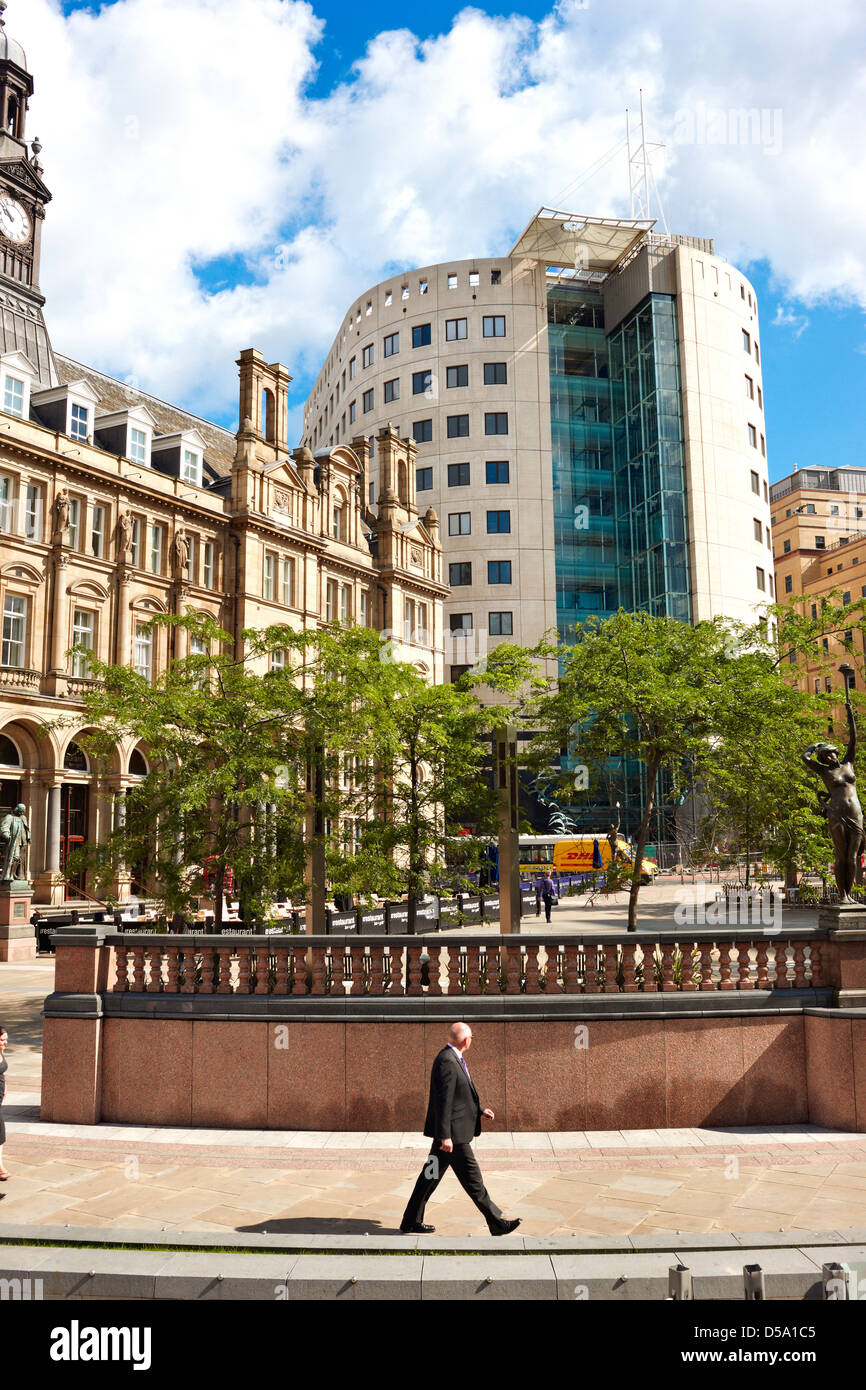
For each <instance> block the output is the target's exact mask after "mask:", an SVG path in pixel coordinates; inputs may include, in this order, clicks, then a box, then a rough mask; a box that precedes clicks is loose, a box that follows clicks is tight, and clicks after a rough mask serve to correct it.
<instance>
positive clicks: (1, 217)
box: [0, 193, 30, 243]
mask: <svg viewBox="0 0 866 1390" xmlns="http://www.w3.org/2000/svg"><path fill="white" fill-rule="evenodd" d="M0 234H2V235H3V236H5V237H7V238H8V240H9V241H15V242H18V243H21V242H25V241H27V239H28V238H29V236H30V218H29V217H28V216H27V213H26V212H25V210H24V208H23V207H22V206H21V204H20V203H19V202H18V201H17V200H16V199H15V198H10V196H9V194H8V193H3V194H0Z"/></svg>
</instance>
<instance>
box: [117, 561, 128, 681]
mask: <svg viewBox="0 0 866 1390" xmlns="http://www.w3.org/2000/svg"><path fill="white" fill-rule="evenodd" d="M129 580H130V573H129V570H128V569H127V568H126V566H125V565H123V564H122V565H121V566H120V568H119V569H118V571H117V649H116V651H115V653H114V661H115V665H117V666H129V665H131V663H132V649H131V647H130V645H129Z"/></svg>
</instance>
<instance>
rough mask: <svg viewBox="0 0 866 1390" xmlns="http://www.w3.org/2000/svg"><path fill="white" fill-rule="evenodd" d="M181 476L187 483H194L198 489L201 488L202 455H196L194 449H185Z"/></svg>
mask: <svg viewBox="0 0 866 1390" xmlns="http://www.w3.org/2000/svg"><path fill="white" fill-rule="evenodd" d="M180 476H181V478H182V479H183V481H184V482H185V483H194V484H195V486H196V487H201V454H197V453H195V452H194V451H193V450H192V449H184V451H183V464H182V467H181V474H180Z"/></svg>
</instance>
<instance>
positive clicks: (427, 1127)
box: [400, 1023, 520, 1236]
mask: <svg viewBox="0 0 866 1390" xmlns="http://www.w3.org/2000/svg"><path fill="white" fill-rule="evenodd" d="M471 1045H472V1029H471V1028H470V1027H469V1024H468V1023H452V1025H451V1028H450V1029H449V1031H448V1042H447V1044H446V1046H445V1047H443V1049H442V1051H441V1052H440V1053H439V1054H438V1056H437V1057H436V1060H435V1061H434V1063H433V1069H432V1071H431V1073H430V1101H429V1104H428V1106H427V1119H426V1120H425V1122H424V1133H425V1134H426V1135H427V1136H428V1138H430V1139H432V1140H433V1147H432V1148H431V1150H430V1153H429V1154H428V1156H427V1160H426V1162H425V1164H424V1167H423V1169H422V1170H421V1173H420V1175H419V1177H418V1181H417V1182H416V1184H415V1187H414V1190H413V1192H412V1196H411V1197H410V1198H409V1201H408V1204H407V1206H406V1210H405V1212H404V1213H403V1220H402V1221H401V1222H400V1230H401V1232H402V1233H403V1234H404V1235H414V1234H418V1235H421V1234H423V1235H428V1234H430V1233H431V1232H433V1231H434V1230H435V1229H436V1228H435V1226H425V1224H424V1208H425V1207H426V1205H427V1202H428V1200H429V1198H430V1197H431V1196H432V1195H433V1193H434V1192H435V1191H436V1188H437V1187H438V1186H439V1184H440V1182H441V1181H442V1179H443V1178H444V1176H445V1174H446V1173H447V1171H448V1169H449V1168H453V1169H454V1172H455V1173H456V1175H457V1180H458V1182H459V1183H460V1186H461V1187H462V1188H463V1189H464V1191H465V1192H467V1193H468V1195H469V1196H470V1197H471V1198H472V1200H473V1202H474V1203H475V1205H476V1207H477V1208H478V1210H479V1211H480V1212H481V1214H482V1216H483V1217H484V1220H485V1221H486V1222H487V1226H488V1229H489V1231H490V1234H491V1235H492V1236H505V1235H508V1234H509V1232H511V1231H514V1230H516V1229H517V1227H518V1226H519V1225H520V1220H519V1219H518V1220H516V1221H506V1220H505V1218H504V1216H503V1215H502V1212H501V1211H500V1210H499V1208H498V1206H497V1205H496V1203H495V1202H494V1201H493V1200H492V1198H491V1197H490V1194H489V1193H488V1191H487V1188H486V1187H485V1186H484V1179H483V1178H482V1176H481V1169H480V1168H479V1167H478V1160H477V1159H476V1157H475V1154H474V1153H473V1151H472V1140H473V1139H474V1138H475V1136H476V1135H478V1134H480V1133H481V1120H482V1117H484V1118H486V1119H488V1120H492V1119H493V1118H494V1115H493V1111H492V1110H482V1109H481V1102H480V1101H479V1099H478V1092H477V1091H476V1089H475V1086H474V1083H473V1081H472V1077H471V1076H470V1074H469V1068H468V1066H467V1065H466V1058H465V1056H464V1054H465V1053H466V1052H468V1050H469V1048H470V1047H471Z"/></svg>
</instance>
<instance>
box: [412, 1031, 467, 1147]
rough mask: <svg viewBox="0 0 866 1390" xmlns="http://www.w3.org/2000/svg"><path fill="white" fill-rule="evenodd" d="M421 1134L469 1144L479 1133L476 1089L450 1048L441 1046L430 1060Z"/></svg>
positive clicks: (431, 1137)
mask: <svg viewBox="0 0 866 1390" xmlns="http://www.w3.org/2000/svg"><path fill="white" fill-rule="evenodd" d="M424 1133H425V1134H426V1135H427V1136H428V1137H429V1138H430V1139H452V1140H453V1141H454V1143H455V1144H468V1143H469V1141H470V1140H471V1139H474V1138H475V1136H476V1134H480V1133H481V1102H480V1101H479V1099H478V1092H477V1091H476V1089H475V1087H474V1085H473V1084H472V1082H471V1081H470V1079H469V1077H468V1076H467V1075H466V1072H465V1071H464V1070H463V1068H462V1066H461V1065H460V1061H459V1059H458V1057H457V1053H456V1052H455V1051H454V1049H453V1048H451V1047H443V1049H442V1051H441V1052H440V1053H439V1055H438V1057H437V1058H436V1060H435V1061H434V1063H433V1070H432V1071H431V1073H430V1102H429V1104H428V1106H427V1118H426V1120H425V1121H424Z"/></svg>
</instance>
